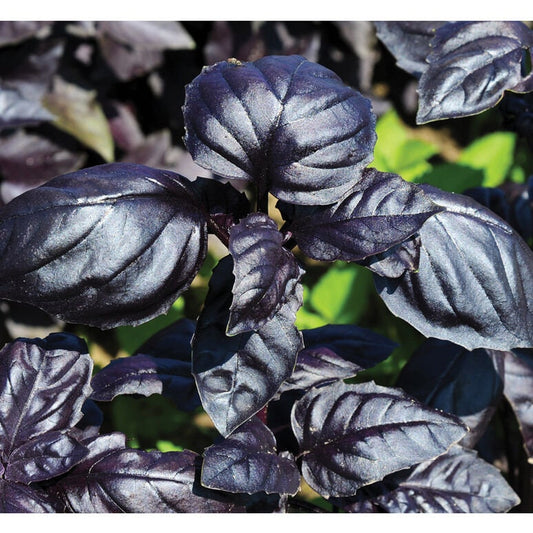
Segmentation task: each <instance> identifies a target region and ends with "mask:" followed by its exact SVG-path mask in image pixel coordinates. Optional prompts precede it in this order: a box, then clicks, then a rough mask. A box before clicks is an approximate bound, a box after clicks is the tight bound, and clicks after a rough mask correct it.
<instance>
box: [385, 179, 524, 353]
mask: <svg viewBox="0 0 533 533" xmlns="http://www.w3.org/2000/svg"><path fill="white" fill-rule="evenodd" d="M422 187H423V189H424V191H425V192H426V194H427V195H428V196H429V197H430V198H431V199H432V200H433V202H435V203H437V204H438V205H439V206H441V207H444V208H445V211H442V212H441V213H438V214H437V215H435V216H434V217H432V218H430V219H429V220H428V221H427V222H426V223H425V224H424V225H423V226H422V228H421V229H420V240H421V245H420V248H419V253H420V261H419V268H418V270H417V271H414V272H410V271H406V272H405V273H404V274H403V276H402V277H400V278H397V279H387V278H383V277H379V276H375V284H376V287H377V290H378V292H379V294H380V296H381V298H382V299H383V300H384V302H385V304H386V305H387V307H388V308H389V309H390V310H391V312H392V313H393V314H395V315H397V316H399V317H400V318H403V319H404V320H407V321H408V322H409V323H410V324H411V325H412V326H413V327H415V328H416V329H418V330H419V331H420V332H421V333H422V334H423V335H425V336H426V337H435V338H439V339H443V340H450V341H451V342H454V343H455V344H459V345H461V346H464V347H465V348H467V349H468V350H473V349H475V348H490V349H494V350H504V351H505V350H510V349H512V348H520V347H522V348H527V347H530V346H532V345H533V314H532V311H533V310H532V307H531V306H532V305H533V304H532V302H533V278H532V277H531V272H532V271H533V253H532V251H531V249H530V248H529V247H528V246H527V244H526V243H525V242H524V241H523V239H522V238H521V237H520V236H519V235H518V234H517V233H516V232H515V231H514V230H513V229H512V228H511V227H510V226H508V225H507V224H506V223H505V222H504V221H503V220H501V219H500V218H499V217H497V216H496V215H494V214H493V213H491V212H490V211H489V210H488V209H486V208H484V207H483V206H481V205H480V204H478V203H477V202H476V201H475V200H472V199H470V198H468V197H466V196H462V195H459V194H453V193H445V192H443V191H439V190H438V189H436V188H433V187H430V186H422Z"/></svg>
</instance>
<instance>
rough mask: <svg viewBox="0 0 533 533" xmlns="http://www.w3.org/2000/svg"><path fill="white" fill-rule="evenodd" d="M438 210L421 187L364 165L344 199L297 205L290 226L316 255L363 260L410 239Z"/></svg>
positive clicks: (323, 258)
mask: <svg viewBox="0 0 533 533" xmlns="http://www.w3.org/2000/svg"><path fill="white" fill-rule="evenodd" d="M440 210H441V208H440V207H437V206H436V205H434V204H433V203H432V202H431V200H430V199H429V198H428V197H427V196H426V195H425V194H424V193H423V191H422V190H421V189H420V188H419V187H418V186H417V185H414V184H412V183H409V182H407V181H404V180H403V179H402V178H400V176H397V175H396V174H389V173H385V172H379V171H377V170H375V169H366V170H365V172H364V173H363V179H362V180H361V181H360V182H359V183H358V184H357V186H356V188H355V189H354V190H353V191H352V192H351V193H350V194H349V195H347V196H346V197H345V198H344V199H343V200H342V201H341V202H339V203H337V204H334V205H331V206H326V207H315V208H309V207H302V208H298V207H296V208H295V209H294V211H293V213H292V217H291V223H290V226H289V229H290V231H291V232H292V233H293V234H294V237H295V239H296V241H297V242H298V246H299V247H300V248H301V249H302V251H303V252H304V253H305V254H306V255H307V256H309V257H311V258H312V259H316V260H319V261H335V260H342V261H360V260H362V259H365V258H366V257H368V256H371V255H375V254H379V253H381V252H384V251H385V250H388V249H389V248H391V247H392V246H394V245H396V244H398V243H400V242H402V241H404V240H406V239H407V238H408V237H410V236H411V235H413V234H414V233H415V232H417V231H418V230H419V229H420V227H421V226H422V224H423V223H424V222H425V221H426V220H427V219H428V218H429V217H431V216H432V215H434V214H435V213H438V212H439V211H440Z"/></svg>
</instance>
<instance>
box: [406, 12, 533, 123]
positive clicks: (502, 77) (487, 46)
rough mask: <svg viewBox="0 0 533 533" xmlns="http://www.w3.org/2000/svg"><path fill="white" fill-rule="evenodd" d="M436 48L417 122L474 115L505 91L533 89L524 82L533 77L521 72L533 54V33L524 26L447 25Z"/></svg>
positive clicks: (421, 83)
mask: <svg viewBox="0 0 533 533" xmlns="http://www.w3.org/2000/svg"><path fill="white" fill-rule="evenodd" d="M431 47H432V52H431V54H429V56H428V57H427V61H428V63H429V66H428V67H427V68H426V70H425V71H424V72H423V74H422V76H421V77H420V81H419V85H418V93H419V95H420V100H419V108H418V113H417V117H416V120H417V123H418V124H424V123H426V122H430V121H433V120H439V119H445V118H457V117H464V116H468V115H474V114H476V113H480V112H482V111H484V110H486V109H489V108H491V107H494V106H495V105H496V104H497V103H498V102H499V100H500V99H501V98H502V96H503V93H504V91H506V90H511V91H512V90H514V89H516V90H518V92H527V91H528V90H531V88H528V87H526V85H525V84H526V83H529V84H531V81H529V82H527V81H526V80H531V78H532V77H533V76H532V75H531V74H530V73H527V74H525V75H524V74H523V73H522V61H523V54H524V53H527V54H530V55H531V53H532V52H531V49H532V47H533V32H532V31H531V30H530V29H529V28H528V27H527V26H526V25H525V24H524V23H523V22H512V21H506V22H499V21H483V22H454V23H448V24H445V25H444V26H441V27H440V28H439V29H438V30H437V33H436V35H435V37H434V39H433V40H432V41H431ZM521 85H524V87H520V86H521Z"/></svg>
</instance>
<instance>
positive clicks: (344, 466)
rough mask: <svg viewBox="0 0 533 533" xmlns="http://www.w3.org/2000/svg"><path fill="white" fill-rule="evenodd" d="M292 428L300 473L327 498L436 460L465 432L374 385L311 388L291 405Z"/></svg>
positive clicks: (404, 397)
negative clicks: (300, 468)
mask: <svg viewBox="0 0 533 533" xmlns="http://www.w3.org/2000/svg"><path fill="white" fill-rule="evenodd" d="M292 428H293V431H294V433H295V435H296V438H297V439H298V442H299V445H300V452H301V454H300V455H301V458H302V474H303V476H304V478H305V480H306V481H307V483H309V485H310V486H311V487H312V488H313V489H314V490H316V491H317V492H318V493H319V494H321V495H322V496H324V497H325V498H328V497H330V496H337V497H341V496H352V495H354V494H355V493H356V492H357V490H358V489H359V488H360V487H362V486H365V485H369V484H371V483H374V482H376V481H380V480H381V479H383V478H384V477H385V476H386V475H388V474H391V473H393V472H396V471H398V470H402V469H404V468H409V467H410V466H413V465H415V464H417V463H419V462H422V461H425V460H428V459H432V458H434V457H437V456H438V455H440V454H442V453H444V452H445V451H446V450H447V449H448V448H449V447H450V446H451V445H452V444H453V443H455V442H457V441H458V440H460V439H461V438H462V437H463V436H464V434H465V432H466V429H465V427H464V426H463V425H462V424H461V423H460V421H459V420H458V419H456V418H455V417H453V416H452V415H448V414H446V413H442V412H440V411H437V410H435V409H431V408H429V407H426V406H424V405H423V404H420V403H418V402H417V401H416V400H414V399H413V398H411V397H409V396H407V395H406V394H405V393H404V392H403V391H401V390H398V389H391V388H388V387H381V386H379V385H376V384H375V383H374V382H367V383H362V384H358V385H346V384H344V383H334V384H331V385H327V386H324V387H320V388H317V389H311V390H310V391H309V392H308V393H306V394H305V396H304V397H303V398H302V399H301V400H299V401H298V402H296V404H295V406H294V409H293V413H292Z"/></svg>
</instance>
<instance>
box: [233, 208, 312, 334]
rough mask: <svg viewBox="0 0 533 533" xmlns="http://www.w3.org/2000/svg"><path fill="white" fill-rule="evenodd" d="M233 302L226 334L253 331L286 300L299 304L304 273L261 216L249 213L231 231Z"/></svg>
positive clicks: (273, 227)
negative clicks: (233, 277)
mask: <svg viewBox="0 0 533 533" xmlns="http://www.w3.org/2000/svg"><path fill="white" fill-rule="evenodd" d="M229 251H230V254H231V256H232V257H233V275H234V276H235V282H234V284H233V289H232V292H233V301H232V303H231V307H230V316H229V324H228V334H229V335H235V334H237V333H244V332H246V331H255V330H257V329H259V328H260V327H261V326H263V325H264V324H265V323H266V322H268V321H269V320H270V319H271V318H272V317H273V316H274V315H275V314H276V313H277V312H278V311H279V309H280V308H281V306H282V305H283V304H284V303H285V302H287V301H288V300H289V299H292V300H296V301H299V304H298V306H301V304H302V301H301V299H300V300H298V295H300V296H301V289H300V288H299V281H300V279H301V277H302V275H303V273H304V271H303V269H302V268H300V266H299V265H298V263H297V261H296V258H295V257H294V254H293V253H292V252H290V251H288V250H286V249H285V248H283V235H282V234H281V233H280V232H279V231H278V226H277V224H276V223H275V222H274V220H272V219H271V218H269V217H268V216H267V215H265V214H263V213H251V214H250V215H248V216H247V217H246V218H245V219H243V220H241V222H240V223H239V224H237V225H236V226H233V227H232V228H231V230H230V240H229Z"/></svg>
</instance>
